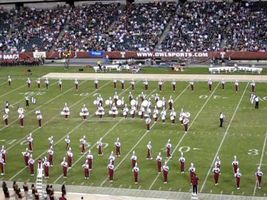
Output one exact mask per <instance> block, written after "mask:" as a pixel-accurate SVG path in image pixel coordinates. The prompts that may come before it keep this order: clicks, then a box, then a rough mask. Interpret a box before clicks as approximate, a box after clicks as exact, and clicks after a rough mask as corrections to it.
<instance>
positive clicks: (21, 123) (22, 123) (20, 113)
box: [18, 107, 25, 128]
mask: <svg viewBox="0 0 267 200" xmlns="http://www.w3.org/2000/svg"><path fill="white" fill-rule="evenodd" d="M24 112H25V110H24V108H22V107H19V108H18V113H19V123H20V127H21V128H23V127H24Z"/></svg>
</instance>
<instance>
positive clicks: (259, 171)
mask: <svg viewBox="0 0 267 200" xmlns="http://www.w3.org/2000/svg"><path fill="white" fill-rule="evenodd" d="M255 176H256V183H257V187H258V189H261V180H262V176H263V172H262V171H261V168H260V167H258V170H257V171H256V173H255Z"/></svg>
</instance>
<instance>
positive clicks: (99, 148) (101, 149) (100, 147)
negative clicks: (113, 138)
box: [97, 138, 104, 156]
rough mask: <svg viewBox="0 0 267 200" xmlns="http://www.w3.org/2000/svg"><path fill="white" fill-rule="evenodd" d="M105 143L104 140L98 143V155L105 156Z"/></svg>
mask: <svg viewBox="0 0 267 200" xmlns="http://www.w3.org/2000/svg"><path fill="white" fill-rule="evenodd" d="M103 147H104V145H103V143H102V138H100V139H99V141H98V142H97V148H98V155H99V156H103Z"/></svg>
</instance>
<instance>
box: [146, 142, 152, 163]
mask: <svg viewBox="0 0 267 200" xmlns="http://www.w3.org/2000/svg"><path fill="white" fill-rule="evenodd" d="M146 147H147V156H146V159H147V160H153V157H152V144H151V141H149V142H148V144H147V145H146Z"/></svg>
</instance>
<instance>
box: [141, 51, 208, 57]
mask: <svg viewBox="0 0 267 200" xmlns="http://www.w3.org/2000/svg"><path fill="white" fill-rule="evenodd" d="M136 55H137V57H139V58H151V57H153V58H191V57H192V58H207V57H208V56H209V54H208V53H206V52H137V53H136Z"/></svg>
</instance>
